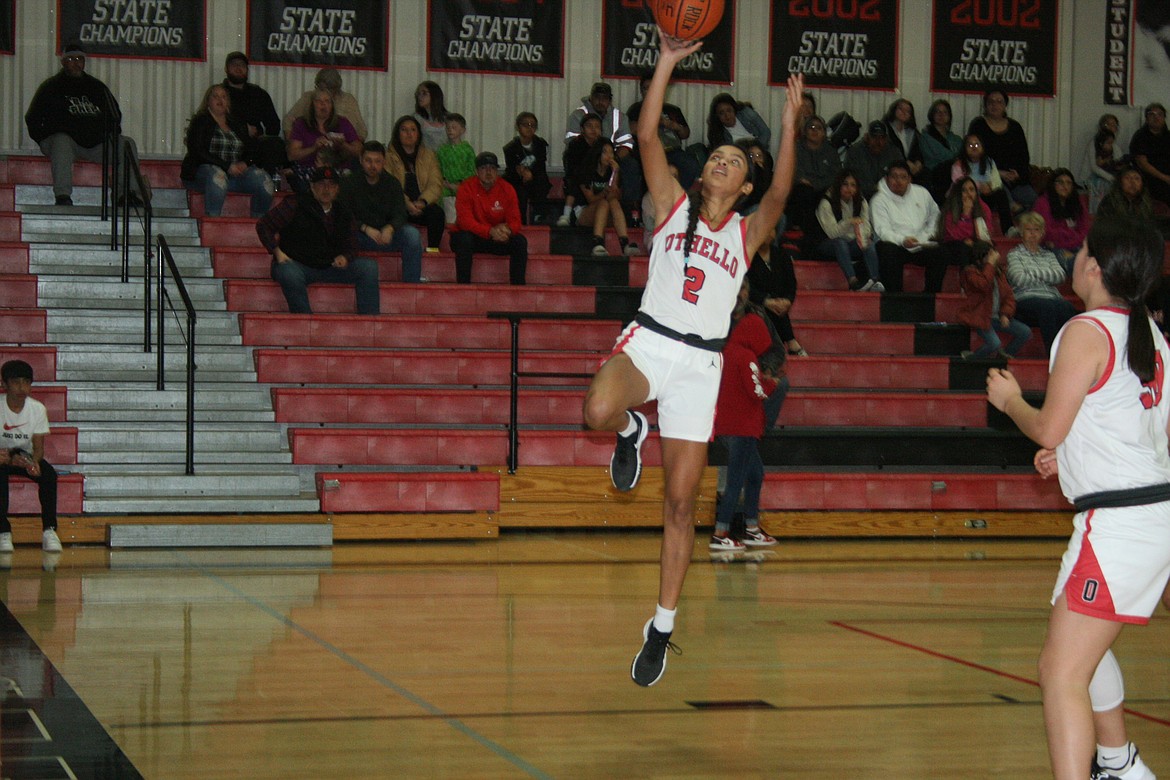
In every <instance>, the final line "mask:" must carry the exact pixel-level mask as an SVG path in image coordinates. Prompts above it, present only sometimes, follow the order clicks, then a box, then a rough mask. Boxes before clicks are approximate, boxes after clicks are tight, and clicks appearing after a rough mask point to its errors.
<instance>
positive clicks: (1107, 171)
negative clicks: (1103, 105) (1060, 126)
mask: <svg viewBox="0 0 1170 780" xmlns="http://www.w3.org/2000/svg"><path fill="white" fill-rule="evenodd" d="M1120 129H1121V124H1120V122H1119V121H1118V119H1117V117H1116V116H1115V115H1113V114H1102V115H1101V118H1100V119H1098V120H1097V131H1096V133H1094V134H1093V137H1092V138H1090V139H1089V143H1088V144H1087V145H1086V146H1085V153H1084V155H1083V156H1082V158H1081V165H1080V169H1079V170H1078V171H1077V175H1078V177H1079V178H1080V180H1081V181H1083V182H1085V188H1086V189H1087V190H1088V192H1089V213H1090V214H1096V213H1097V204H1099V203H1100V202H1101V199H1102V198H1104V197H1105V193H1106V192H1108V191H1109V187H1110V186H1111V185H1112V184H1113V178H1114V176H1116V174H1117V171H1119V170H1120V169H1121V166H1122V165H1124V163H1123V162H1122V160H1120V159H1119V158H1118V155H1117V134H1118V132H1119V131H1120Z"/></svg>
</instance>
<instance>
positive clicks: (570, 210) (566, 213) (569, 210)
mask: <svg viewBox="0 0 1170 780" xmlns="http://www.w3.org/2000/svg"><path fill="white" fill-rule="evenodd" d="M572 213H573V207H572V206H565V211H564V213H563V214H562V216H565V217H567V216H569V215H570V214H572Z"/></svg>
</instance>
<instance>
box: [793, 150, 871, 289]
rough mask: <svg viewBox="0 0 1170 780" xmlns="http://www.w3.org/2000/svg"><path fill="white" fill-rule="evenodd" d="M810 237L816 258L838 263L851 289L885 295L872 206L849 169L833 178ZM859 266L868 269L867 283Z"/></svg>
mask: <svg viewBox="0 0 1170 780" xmlns="http://www.w3.org/2000/svg"><path fill="white" fill-rule="evenodd" d="M808 237H809V239H810V240H809V241H808V242H806V243H807V245H809V246H810V247H811V248H812V254H813V256H814V257H816V258H818V259H825V260H836V261H837V265H838V266H840V268H841V274H842V276H844V277H845V283H846V284H847V285H848V286H849V289H850V290H860V291H861V292H868V291H870V290H872V291H874V292H879V293H880V292H885V290H886V287H885V285H884V284H882V275H881V271H880V269H879V268H878V256H877V249H876V248H875V247H874V242H873V230H872V228H871V227H870V223H869V204H868V203H866V202H865V198H863V197H861V188H860V186H859V185H858V183H857V177H856V176H855V175H854V174H853V171H851V170H849V169H848V168H846V169H844V170H842V171H841V172H840V173H838V174H837V176H836V178H835V179H833V183H832V184H831V185H829V189H828V191H827V192H826V193H825V197H823V198H821V202H820V204H819V205H818V206H817V212H816V222H815V224H813V225H812V226H811V227H810V228H809V231H808ZM858 263H862V264H863V265H864V267H865V271H866V278H865V280H864V281H863V280H862V279H861V277H860V276H858V273H857V264H858Z"/></svg>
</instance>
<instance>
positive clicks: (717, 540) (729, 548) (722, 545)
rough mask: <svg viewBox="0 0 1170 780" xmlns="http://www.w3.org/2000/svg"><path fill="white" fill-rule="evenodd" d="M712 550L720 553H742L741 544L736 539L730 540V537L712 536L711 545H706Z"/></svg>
mask: <svg viewBox="0 0 1170 780" xmlns="http://www.w3.org/2000/svg"><path fill="white" fill-rule="evenodd" d="M707 546H708V547H710V548H711V549H712V550H719V551H722V552H743V551H744V546H743V542H741V541H740V540H738V539H732V538H731V537H730V536H712V537H711V543H710V544H709V545H707Z"/></svg>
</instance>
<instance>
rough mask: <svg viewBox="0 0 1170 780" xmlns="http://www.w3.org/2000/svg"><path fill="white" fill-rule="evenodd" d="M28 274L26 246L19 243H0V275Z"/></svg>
mask: <svg viewBox="0 0 1170 780" xmlns="http://www.w3.org/2000/svg"><path fill="white" fill-rule="evenodd" d="M27 273H28V244H25V243H21V242H19V241H6V242H2V243H0V274H27Z"/></svg>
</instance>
